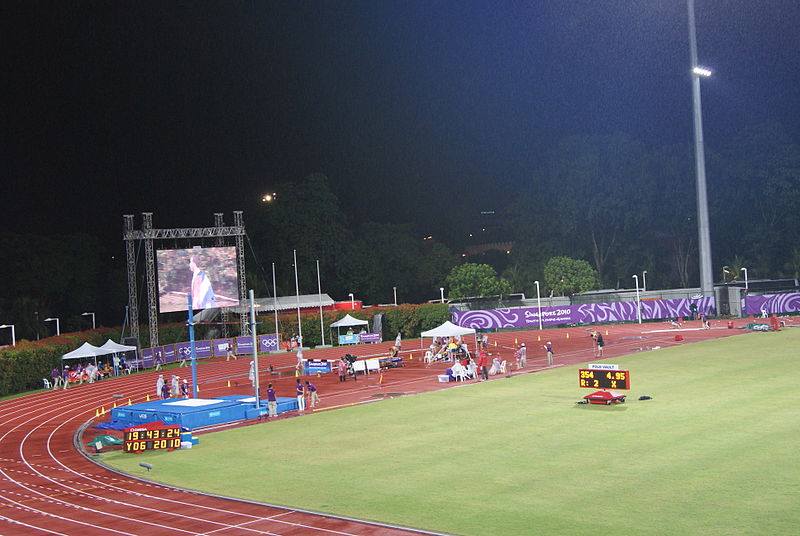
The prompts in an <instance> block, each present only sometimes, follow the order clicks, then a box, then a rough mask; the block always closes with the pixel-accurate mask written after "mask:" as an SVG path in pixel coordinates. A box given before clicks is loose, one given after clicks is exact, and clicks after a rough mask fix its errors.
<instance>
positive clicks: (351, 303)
mask: <svg viewBox="0 0 800 536" xmlns="http://www.w3.org/2000/svg"><path fill="white" fill-rule="evenodd" d="M348 296H350V309H355V308H356V300H355V298H353V293H352V292H351V293H350V294H348Z"/></svg>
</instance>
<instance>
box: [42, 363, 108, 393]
mask: <svg viewBox="0 0 800 536" xmlns="http://www.w3.org/2000/svg"><path fill="white" fill-rule="evenodd" d="M116 368H117V370H116V371H115V370H114V369H113V368H112V367H111V365H110V364H109V363H102V364H100V365H99V366H97V365H95V364H94V363H92V362H89V363H86V364H85V365H84V364H82V363H78V364H77V365H73V367H72V368H70V366H69V365H64V368H63V369H61V370H59V369H58V368H54V369H53V371H52V373H51V378H52V383H51V386H52V388H53V389H67V388H69V384H70V382H76V383H77V384H78V385H81V384H83V382H86V383H94V382H96V381H99V380H101V379H103V378H109V377H111V376H115V375H116V374H118V373H119V366H117V367H116Z"/></svg>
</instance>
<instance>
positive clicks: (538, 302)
mask: <svg viewBox="0 0 800 536" xmlns="http://www.w3.org/2000/svg"><path fill="white" fill-rule="evenodd" d="M533 283H534V284H535V285H536V307H538V308H539V331H541V330H542V294H541V292H540V290H539V282H538V281H534V282H533Z"/></svg>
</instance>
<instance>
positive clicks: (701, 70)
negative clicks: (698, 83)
mask: <svg viewBox="0 0 800 536" xmlns="http://www.w3.org/2000/svg"><path fill="white" fill-rule="evenodd" d="M692 73H694V74H696V75H697V76H711V69H709V68H707V67H700V66H699V65H698V66H697V67H695V68H694V69H692Z"/></svg>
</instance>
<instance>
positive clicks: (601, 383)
mask: <svg viewBox="0 0 800 536" xmlns="http://www.w3.org/2000/svg"><path fill="white" fill-rule="evenodd" d="M630 379H631V374H630V371H628V370H599V369H578V386H579V387H589V388H592V389H630V388H631V383H630Z"/></svg>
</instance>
